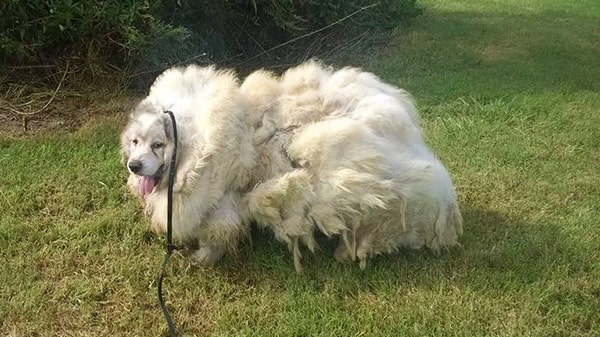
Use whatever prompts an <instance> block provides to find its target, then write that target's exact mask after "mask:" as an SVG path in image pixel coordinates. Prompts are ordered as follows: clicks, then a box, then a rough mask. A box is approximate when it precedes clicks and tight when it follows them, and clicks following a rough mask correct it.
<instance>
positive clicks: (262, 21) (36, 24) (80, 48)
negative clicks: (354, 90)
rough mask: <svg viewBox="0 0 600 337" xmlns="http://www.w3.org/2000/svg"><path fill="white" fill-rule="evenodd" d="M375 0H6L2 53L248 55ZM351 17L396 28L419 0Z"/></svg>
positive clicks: (107, 58)
mask: <svg viewBox="0 0 600 337" xmlns="http://www.w3.org/2000/svg"><path fill="white" fill-rule="evenodd" d="M375 1H376V0H324V1H319V0H214V1H211V0H144V1H137V0H126V1H118V0H105V1H78V0H32V1H20V0H5V1H3V2H1V3H0V17H2V20H1V21H0V43H1V44H2V49H1V50H0V61H2V63H3V64H5V65H6V64H8V65H15V64H46V63H52V62H56V61H57V60H60V59H65V58H66V59H68V58H71V59H78V60H83V61H84V62H85V61H90V60H91V59H93V60H95V61H98V62H104V63H106V64H110V65H111V66H112V68H113V69H114V68H116V69H121V70H124V72H126V73H138V72H151V70H153V69H158V70H160V69H161V68H164V67H166V66H169V65H172V64H175V63H182V62H186V61H192V60H198V59H201V58H202V57H204V60H211V61H213V62H214V61H217V62H218V61H220V60H224V59H227V58H230V57H231V56H234V55H236V56H238V59H244V57H249V56H252V55H256V54H258V53H259V52H261V51H264V50H266V49H269V48H272V47H273V46H276V45H278V44H280V43H282V42H284V41H288V40H289V39H292V38H295V37H299V36H302V35H304V34H307V33H309V32H311V31H314V30H316V29H319V28H321V27H324V26H327V25H329V24H332V23H334V22H337V21H338V20H339V19H341V18H344V17H346V16H347V15H349V14H350V13H353V12H354V11H356V10H358V9H359V8H361V7H364V6H368V5H371V4H373V3H374V2H375ZM378 3H379V4H378V5H377V6H375V7H372V8H369V9H368V10H365V11H362V12H361V13H360V14H358V15H355V16H352V17H351V18H348V19H347V20H345V21H344V22H343V23H342V24H341V25H344V26H345V29H346V30H347V31H348V32H352V31H357V30H358V31H365V30H366V29H389V28H392V27H394V26H397V25H398V24H399V23H400V22H402V21H403V20H404V19H406V18H407V17H410V16H414V15H416V14H418V12H419V8H418V6H417V5H416V4H415V0H380V1H379V2H378Z"/></svg>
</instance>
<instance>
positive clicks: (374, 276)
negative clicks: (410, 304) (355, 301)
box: [214, 207, 593, 297]
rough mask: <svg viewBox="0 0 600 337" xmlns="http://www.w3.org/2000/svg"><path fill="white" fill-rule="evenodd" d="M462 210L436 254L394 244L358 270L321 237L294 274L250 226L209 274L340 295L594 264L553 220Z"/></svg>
mask: <svg viewBox="0 0 600 337" xmlns="http://www.w3.org/2000/svg"><path fill="white" fill-rule="evenodd" d="M463 215H464V218H465V235H464V236H463V238H462V239H461V243H462V247H454V248H452V249H450V250H448V251H446V252H443V253H442V254H440V255H439V256H436V255H434V254H432V253H431V252H429V251H427V250H425V249H421V250H416V251H413V250H401V251H400V252H398V253H396V254H388V255H382V256H378V257H375V258H373V259H370V260H369V265H368V266H367V269H366V270H360V268H359V267H358V264H340V263H338V262H336V261H335V260H334V258H333V246H334V244H333V243H331V242H327V241H326V240H325V241H324V240H321V243H322V245H321V248H320V250H318V251H317V252H316V253H315V254H310V253H308V252H307V253H305V254H304V255H305V258H304V260H303V262H304V266H305V270H304V272H303V273H301V274H296V273H295V271H294V266H293V261H292V257H291V254H290V253H289V252H288V250H287V248H286V247H285V245H283V244H281V243H279V242H276V241H275V240H274V239H273V238H272V237H271V236H270V235H269V234H268V233H265V232H262V231H258V230H257V231H255V233H254V234H255V235H254V242H253V245H252V247H250V246H246V247H243V248H242V251H241V252H240V254H239V255H238V256H233V257H228V258H225V259H224V260H223V261H222V262H221V263H220V264H219V265H218V266H217V267H216V269H215V270H214V272H215V273H217V274H220V276H219V278H223V279H225V280H226V281H227V282H229V283H231V284H234V285H236V286H238V287H241V288H254V287H259V288H260V287H261V286H265V284H268V287H271V288H273V287H274V288H277V289H280V290H282V291H283V290H285V291H292V292H294V291H298V292H308V293H320V292H323V291H328V292H334V293H335V294H336V295H338V296H340V297H344V296H353V295H356V294H358V293H361V292H373V293H378V292H380V291H382V292H386V291H389V289H402V288H405V289H409V288H410V289H413V288H419V289H432V290H433V289H438V288H439V287H459V288H462V287H467V288H469V289H470V290H473V291H484V292H487V291H490V290H492V291H493V290H509V291H510V290H512V291H519V290H523V289H525V288H527V287H529V286H531V285H532V284H537V283H540V282H541V283H543V282H544V281H545V280H546V279H547V278H552V277H553V275H554V274H555V273H566V274H568V275H572V274H574V273H586V272H589V270H590V269H591V268H593V266H592V264H591V262H590V261H589V260H588V259H586V258H585V256H584V254H583V252H581V251H578V250H577V247H574V246H573V245H572V244H570V243H569V241H567V240H565V239H564V238H562V237H561V234H560V232H561V230H560V228H559V225H556V224H546V223H532V222H528V221H525V220H523V219H511V218H509V217H507V216H505V215H503V214H499V213H497V212H494V211H489V210H485V209H481V208H468V207H467V208H466V209H465V210H464V211H463ZM323 243H324V244H323ZM326 289H327V290H326Z"/></svg>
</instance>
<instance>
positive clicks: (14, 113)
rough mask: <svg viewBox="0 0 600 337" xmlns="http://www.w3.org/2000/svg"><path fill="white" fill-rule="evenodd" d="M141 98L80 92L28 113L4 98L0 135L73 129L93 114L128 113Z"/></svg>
mask: <svg viewBox="0 0 600 337" xmlns="http://www.w3.org/2000/svg"><path fill="white" fill-rule="evenodd" d="M138 100H139V97H131V96H124V95H123V96H116V95H106V96H99V95H80V96H78V97H66V98H60V99H57V100H55V101H54V102H52V103H51V104H49V105H48V106H47V107H46V108H44V109H42V110H41V111H39V112H37V113H34V114H28V113H27V111H26V110H25V109H23V110H17V109H15V108H14V104H10V102H6V101H5V100H4V101H2V102H0V135H3V136H8V137H21V136H28V135H37V134H44V133H63V132H74V131H77V130H78V129H79V128H81V126H83V125H84V124H86V123H87V122H89V121H91V120H93V119H94V118H99V117H111V116H118V115H120V114H126V113H127V112H128V111H129V110H130V109H132V107H133V106H134V105H135V103H136V102H137V101H138ZM35 111H37V110H34V112H35Z"/></svg>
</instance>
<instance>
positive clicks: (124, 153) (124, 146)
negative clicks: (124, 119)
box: [121, 122, 132, 165]
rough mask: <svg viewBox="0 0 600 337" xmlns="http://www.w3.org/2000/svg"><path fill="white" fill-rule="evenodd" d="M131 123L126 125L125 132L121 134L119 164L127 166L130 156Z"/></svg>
mask: <svg viewBox="0 0 600 337" xmlns="http://www.w3.org/2000/svg"><path fill="white" fill-rule="evenodd" d="M131 128H132V125H131V122H129V124H127V126H126V127H125V130H124V131H123V132H122V133H121V163H122V164H123V165H127V161H128V160H129V155H130V151H131V150H130V146H129V145H130V143H131Z"/></svg>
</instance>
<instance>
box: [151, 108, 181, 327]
mask: <svg viewBox="0 0 600 337" xmlns="http://www.w3.org/2000/svg"><path fill="white" fill-rule="evenodd" d="M165 113H166V114H168V115H169V117H170V118H171V122H172V123H173V143H174V148H173V155H172V156H171V165H170V166H169V181H168V185H167V247H166V251H165V255H164V257H163V261H162V264H161V267H160V273H159V274H158V278H157V280H156V283H157V289H158V304H159V305H160V309H161V310H162V312H163V315H164V316H165V319H166V320H167V325H168V327H169V335H170V336H171V337H177V330H176V329H175V323H174V322H173V319H172V318H171V314H169V309H168V308H167V305H166V304H165V300H164V299H163V295H162V281H163V277H164V274H165V268H166V266H167V263H168V262H169V258H170V257H171V254H173V250H175V246H174V245H173V185H174V184H175V164H176V161H177V125H176V123H175V116H174V115H173V112H172V111H170V110H167V111H165Z"/></svg>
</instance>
